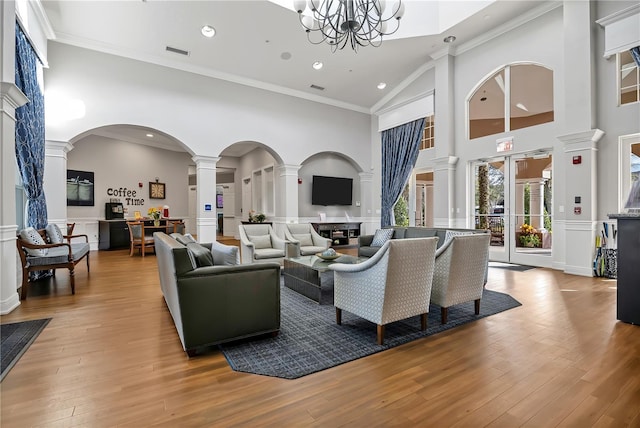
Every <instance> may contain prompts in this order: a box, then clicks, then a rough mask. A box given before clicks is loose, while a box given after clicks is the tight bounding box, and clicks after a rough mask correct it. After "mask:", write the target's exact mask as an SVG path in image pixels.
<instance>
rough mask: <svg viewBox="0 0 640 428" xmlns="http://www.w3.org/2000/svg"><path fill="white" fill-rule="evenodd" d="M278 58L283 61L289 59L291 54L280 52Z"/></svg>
mask: <svg viewBox="0 0 640 428" xmlns="http://www.w3.org/2000/svg"><path fill="white" fill-rule="evenodd" d="M280 58H282V59H284V60H285V61H286V60H288V59H291V52H282V53H281V54H280Z"/></svg>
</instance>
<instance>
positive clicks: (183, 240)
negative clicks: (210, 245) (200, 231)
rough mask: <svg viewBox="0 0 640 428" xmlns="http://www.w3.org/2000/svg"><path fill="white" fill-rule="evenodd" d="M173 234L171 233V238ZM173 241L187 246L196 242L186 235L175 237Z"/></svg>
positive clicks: (189, 235)
mask: <svg viewBox="0 0 640 428" xmlns="http://www.w3.org/2000/svg"><path fill="white" fill-rule="evenodd" d="M173 235H174V234H173V233H172V234H171V236H173ZM176 235H178V234H176ZM175 240H176V241H178V242H179V243H181V244H182V245H187V244H193V243H195V242H196V240H195V239H193V236H191V234H189V233H187V234H186V235H178V236H176V237H175Z"/></svg>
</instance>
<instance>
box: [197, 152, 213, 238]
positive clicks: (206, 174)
mask: <svg viewBox="0 0 640 428" xmlns="http://www.w3.org/2000/svg"><path fill="white" fill-rule="evenodd" d="M219 160H220V158H219V157H213V156H194V157H193V161H194V162H195V163H196V180H197V183H198V184H197V187H196V205H197V209H196V230H197V232H196V233H197V237H198V242H213V241H215V240H216V230H217V223H218V218H217V215H216V164H217V163H218V161H219Z"/></svg>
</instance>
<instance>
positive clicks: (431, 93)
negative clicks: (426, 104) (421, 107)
mask: <svg viewBox="0 0 640 428" xmlns="http://www.w3.org/2000/svg"><path fill="white" fill-rule="evenodd" d="M434 94H435V90H433V89H432V90H430V91H425V92H421V93H419V94H418V95H415V96H413V97H411V98H409V99H407V100H404V101H402V102H399V103H398V104H394V105H392V106H389V107H385V108H383V109H381V110H378V111H376V112H374V114H377V115H381V114H385V113H388V112H390V111H393V110H395V109H397V108H400V107H403V106H406V105H408V104H411V103H413V102H415V101H418V100H421V99H423V98H425V97H428V96H429V95H434Z"/></svg>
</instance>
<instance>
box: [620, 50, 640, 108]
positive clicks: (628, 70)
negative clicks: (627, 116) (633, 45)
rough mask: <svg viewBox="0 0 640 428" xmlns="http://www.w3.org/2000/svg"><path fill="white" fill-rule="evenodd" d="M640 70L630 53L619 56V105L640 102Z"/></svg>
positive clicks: (626, 52) (622, 53)
mask: <svg viewBox="0 0 640 428" xmlns="http://www.w3.org/2000/svg"><path fill="white" fill-rule="evenodd" d="M639 82H640V70H639V69H638V64H636V62H635V61H634V60H633V57H632V56H631V53H630V51H624V52H620V53H619V54H618V89H619V90H618V94H619V99H618V104H619V105H622V104H630V103H635V102H637V101H638V100H640V83H639Z"/></svg>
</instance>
